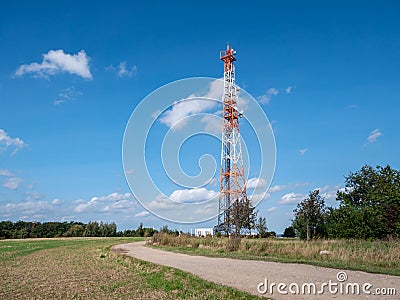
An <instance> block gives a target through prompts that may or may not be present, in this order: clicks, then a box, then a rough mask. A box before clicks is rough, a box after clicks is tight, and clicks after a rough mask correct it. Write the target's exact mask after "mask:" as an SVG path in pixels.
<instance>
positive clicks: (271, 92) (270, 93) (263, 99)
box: [257, 88, 279, 104]
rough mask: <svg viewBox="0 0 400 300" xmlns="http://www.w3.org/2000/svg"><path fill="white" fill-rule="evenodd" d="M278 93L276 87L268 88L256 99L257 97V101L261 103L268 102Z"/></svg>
mask: <svg viewBox="0 0 400 300" xmlns="http://www.w3.org/2000/svg"><path fill="white" fill-rule="evenodd" d="M278 94H279V91H278V90H277V89H276V88H269V89H268V90H267V92H266V93H265V94H264V95H262V96H259V97H258V98H257V99H258V102H260V103H262V104H269V102H270V101H271V98H272V97H273V96H277V95H278Z"/></svg>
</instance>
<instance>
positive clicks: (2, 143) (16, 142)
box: [0, 129, 27, 155]
mask: <svg viewBox="0 0 400 300" xmlns="http://www.w3.org/2000/svg"><path fill="white" fill-rule="evenodd" d="M26 146H27V144H25V142H24V141H23V140H21V139H20V138H17V137H16V138H12V137H10V136H9V135H8V134H7V132H5V131H4V130H3V129H0V152H1V151H5V150H7V149H10V148H14V150H13V151H12V152H11V155H14V154H15V153H17V151H18V150H20V149H22V148H24V147H26Z"/></svg>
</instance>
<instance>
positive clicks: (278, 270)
mask: <svg viewBox="0 0 400 300" xmlns="http://www.w3.org/2000/svg"><path fill="white" fill-rule="evenodd" d="M112 249H113V250H114V251H117V252H120V253H124V254H126V255H129V256H132V257H135V258H138V259H141V260H145V261H149V262H152V263H156V264H160V265H165V266H169V267H173V268H177V269H180V270H182V271H185V272H188V273H192V274H195V275H197V276H199V277H201V278H203V279H205V280H208V281H213V282H216V283H220V284H223V285H227V286H231V287H233V288H236V289H239V290H243V291H247V292H249V293H251V294H254V295H261V294H260V293H259V292H258V285H259V284H260V283H264V284H263V285H261V286H259V289H260V290H261V291H265V282H266V279H267V285H268V287H269V289H268V290H267V291H266V293H265V294H264V295H265V296H267V297H271V298H273V299H348V300H350V299H400V277H398V276H389V275H380V274H370V273H365V272H361V271H348V270H339V269H330V268H323V267H316V266H310V265H304V264H294V263H276V262H267V261H255V260H238V259H231V258H211V257H205V256H191V255H187V254H181V253H174V252H168V251H162V250H159V249H154V248H149V247H145V246H144V242H139V243H129V244H121V245H116V246H114V247H113V248H112ZM340 272H341V273H340ZM338 273H339V274H338ZM346 278H347V279H346ZM339 280H342V282H341V281H339ZM273 283H275V284H276V285H275V286H273V292H272V294H271V290H270V286H271V284H273ZM280 283H282V284H286V287H284V286H283V285H281V291H282V292H287V294H282V293H280V292H278V290H277V285H279V284H280ZM309 283H310V285H308V284H309ZM312 284H315V286H316V294H315V295H314V293H313V286H312ZM329 285H330V286H329ZM289 286H291V287H290V290H289ZM357 286H358V287H359V288H360V290H359V295H353V294H351V293H352V292H353V290H354V291H355V292H357ZM363 286H364V290H365V291H366V293H364V292H363ZM297 287H299V293H298V294H297V290H296V289H297ZM303 287H304V293H303V292H302V288H303ZM309 288H310V291H311V295H310V294H309V290H308V289H309ZM341 288H342V291H341V290H340V289H341ZM382 288H383V289H382ZM388 288H395V289H396V294H397V295H395V296H391V295H377V293H386V294H387V293H392V292H393V290H388ZM346 289H347V290H348V291H349V293H350V294H346ZM378 289H379V290H378ZM329 290H331V291H332V293H331V292H330V291H329ZM335 290H336V291H337V292H336V293H335V294H334V293H333V292H335ZM319 291H323V293H320V294H319V293H318V292H319ZM368 292H369V293H370V294H367V293H368ZM295 293H296V294H295Z"/></svg>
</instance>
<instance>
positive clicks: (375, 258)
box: [152, 235, 400, 276]
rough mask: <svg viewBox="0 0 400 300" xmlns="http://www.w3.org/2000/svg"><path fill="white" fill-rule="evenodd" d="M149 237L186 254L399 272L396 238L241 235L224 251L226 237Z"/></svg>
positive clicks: (391, 272) (398, 249)
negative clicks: (313, 238)
mask: <svg viewBox="0 0 400 300" xmlns="http://www.w3.org/2000/svg"><path fill="white" fill-rule="evenodd" d="M152 241H153V242H154V245H156V247H157V248H162V249H164V250H167V251H174V252H180V253H186V254H190V255H203V256H210V257H228V258H234V259H248V260H265V261H274V262H283V263H302V264H310V265H315V266H322V267H329V268H337V269H348V270H360V271H365V272H370V273H379V274H389V275H397V276H400V241H399V240H395V241H363V240H316V241H310V242H305V241H300V240H298V239H246V238H244V239H242V240H241V242H240V245H239V249H238V250H237V251H227V245H228V240H227V239H225V238H211V237H206V238H195V237H188V236H181V237H172V236H165V235H164V236H163V235H160V236H157V235H156V236H155V237H154V238H153V240H152ZM321 250H328V251H330V254H329V255H321V254H320V251H321Z"/></svg>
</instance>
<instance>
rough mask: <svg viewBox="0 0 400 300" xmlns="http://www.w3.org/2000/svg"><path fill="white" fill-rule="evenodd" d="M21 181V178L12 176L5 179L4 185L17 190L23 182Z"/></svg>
mask: <svg viewBox="0 0 400 300" xmlns="http://www.w3.org/2000/svg"><path fill="white" fill-rule="evenodd" d="M21 182H22V179H21V178H17V177H10V178H7V179H6V180H5V181H4V183H3V186H4V187H5V188H7V189H10V190H16V189H17V188H18V187H19V185H20V184H21Z"/></svg>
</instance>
